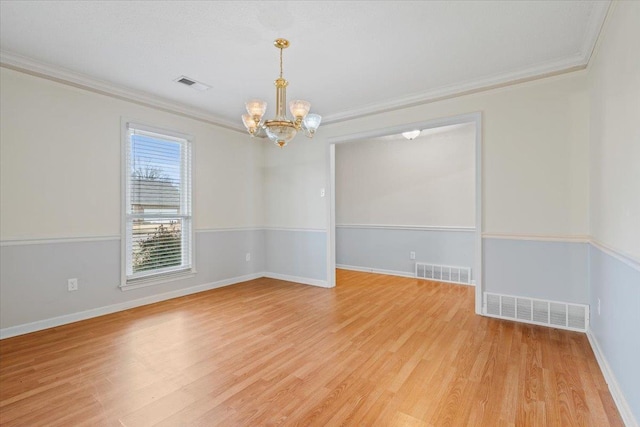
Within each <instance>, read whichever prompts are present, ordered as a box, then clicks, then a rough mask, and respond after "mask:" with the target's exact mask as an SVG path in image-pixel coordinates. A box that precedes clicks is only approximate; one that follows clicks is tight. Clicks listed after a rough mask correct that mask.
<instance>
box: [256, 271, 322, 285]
mask: <svg viewBox="0 0 640 427" xmlns="http://www.w3.org/2000/svg"><path fill="white" fill-rule="evenodd" d="M262 276H263V277H267V278H269V279H278V280H284V281H285V282H294V283H300V284H303V285H312V286H319V287H321V288H330V287H332V286H329V285H328V284H327V281H326V280H319V279H311V278H308V277H299V276H290V275H288V274H279V273H270V272H265V273H262Z"/></svg>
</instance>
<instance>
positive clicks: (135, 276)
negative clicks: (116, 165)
mask: <svg viewBox="0 0 640 427" xmlns="http://www.w3.org/2000/svg"><path fill="white" fill-rule="evenodd" d="M124 175H125V176H124V180H125V186H124V187H125V188H124V191H125V197H124V200H125V204H124V209H125V212H124V217H125V240H126V244H125V253H126V261H125V264H126V266H125V268H126V271H125V276H126V280H125V281H126V284H133V283H135V282H136V281H138V280H143V279H146V278H150V277H152V276H157V275H162V274H174V273H176V272H180V271H188V270H191V268H192V244H193V242H192V240H193V239H192V232H191V230H192V213H191V143H190V140H189V138H188V137H186V136H184V137H183V136H176V135H175V134H168V133H165V132H162V131H157V130H153V129H150V128H146V127H143V126H140V125H135V124H131V123H129V124H127V137H126V166H125V173H124Z"/></svg>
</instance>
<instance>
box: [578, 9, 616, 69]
mask: <svg viewBox="0 0 640 427" xmlns="http://www.w3.org/2000/svg"><path fill="white" fill-rule="evenodd" d="M615 5H616V4H615V2H613V1H611V0H609V1H605V2H597V3H595V5H594V7H593V11H592V12H591V14H590V15H589V22H588V23H587V32H586V34H585V37H584V42H583V43H582V49H581V50H580V52H582V55H583V56H584V58H585V64H586V65H587V67H588V66H589V63H590V61H591V58H594V57H595V55H597V49H598V47H597V46H598V41H599V40H600V37H601V35H602V34H603V32H604V30H605V27H606V23H607V21H608V17H609V16H611V12H613V10H614V9H615Z"/></svg>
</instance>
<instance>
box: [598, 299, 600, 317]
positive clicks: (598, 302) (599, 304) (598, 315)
mask: <svg viewBox="0 0 640 427" xmlns="http://www.w3.org/2000/svg"><path fill="white" fill-rule="evenodd" d="M598 316H600V298H598Z"/></svg>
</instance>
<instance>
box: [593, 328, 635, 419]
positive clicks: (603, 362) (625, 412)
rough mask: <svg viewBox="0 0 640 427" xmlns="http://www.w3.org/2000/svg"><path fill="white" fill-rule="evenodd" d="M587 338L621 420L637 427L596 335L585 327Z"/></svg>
mask: <svg viewBox="0 0 640 427" xmlns="http://www.w3.org/2000/svg"><path fill="white" fill-rule="evenodd" d="M587 338H588V339H589V344H591V349H592V350H593V353H594V354H595V355H596V360H597V361H598V365H599V366H600V370H601V371H602V374H603V375H604V379H605V381H606V382H607V385H608V386H609V392H611V397H613V401H614V402H615V404H616V406H617V407H618V411H619V412H620V416H621V417H622V421H624V424H625V425H626V426H627V427H639V426H638V421H637V420H636V419H635V417H634V416H633V412H631V408H630V407H629V403H628V402H627V400H626V399H625V397H624V394H623V393H622V390H621V389H620V385H619V384H618V381H617V380H616V377H615V375H614V374H613V371H612V370H611V367H610V366H609V363H608V362H607V359H606V358H605V357H604V353H603V352H602V349H601V348H600V344H599V343H598V340H597V339H596V336H595V335H594V334H593V332H592V331H591V328H589V329H587Z"/></svg>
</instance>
